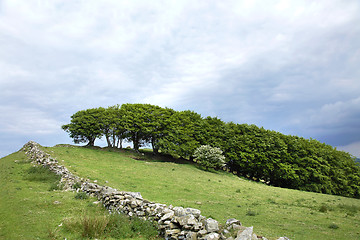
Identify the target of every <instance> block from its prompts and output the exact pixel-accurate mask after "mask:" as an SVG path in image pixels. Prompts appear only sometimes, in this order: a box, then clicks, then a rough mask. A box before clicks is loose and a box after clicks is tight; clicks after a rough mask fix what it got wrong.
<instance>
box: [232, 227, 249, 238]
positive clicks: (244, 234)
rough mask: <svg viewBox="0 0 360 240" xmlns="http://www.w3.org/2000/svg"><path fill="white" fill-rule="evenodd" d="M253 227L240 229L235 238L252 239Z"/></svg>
mask: <svg viewBox="0 0 360 240" xmlns="http://www.w3.org/2000/svg"><path fill="white" fill-rule="evenodd" d="M252 235H253V227H247V228H245V230H240V231H239V232H238V234H237V237H236V238H235V240H252Z"/></svg>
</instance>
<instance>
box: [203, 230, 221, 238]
mask: <svg viewBox="0 0 360 240" xmlns="http://www.w3.org/2000/svg"><path fill="white" fill-rule="evenodd" d="M204 239H206V240H219V239H220V234H218V233H214V232H213V233H209V234H207V235H206V236H205V237H204Z"/></svg>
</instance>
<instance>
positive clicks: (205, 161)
mask: <svg viewBox="0 0 360 240" xmlns="http://www.w3.org/2000/svg"><path fill="white" fill-rule="evenodd" d="M222 153H223V152H222V151H221V149H220V148H217V147H211V146H209V145H202V146H200V147H198V148H197V149H196V150H195V152H194V161H195V162H197V163H198V164H200V165H201V166H204V167H205V168H206V169H209V168H214V169H219V168H221V167H222V166H224V164H225V157H224V156H223V155H222Z"/></svg>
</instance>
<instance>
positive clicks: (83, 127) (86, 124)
mask: <svg viewBox="0 0 360 240" xmlns="http://www.w3.org/2000/svg"><path fill="white" fill-rule="evenodd" d="M104 112H105V109H104V108H91V109H86V110H81V111H78V112H76V113H75V114H73V115H72V116H71V122H70V123H69V124H65V125H63V126H62V129H63V130H64V131H66V132H68V133H69V135H70V137H71V138H73V141H74V143H86V142H87V145H88V146H94V143H95V139H96V138H101V136H102V133H103V132H102V130H101V123H100V118H101V116H102V115H103V114H104Z"/></svg>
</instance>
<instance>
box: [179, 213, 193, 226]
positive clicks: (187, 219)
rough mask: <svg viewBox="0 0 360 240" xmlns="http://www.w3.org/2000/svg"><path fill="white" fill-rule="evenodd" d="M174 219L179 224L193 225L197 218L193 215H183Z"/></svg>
mask: <svg viewBox="0 0 360 240" xmlns="http://www.w3.org/2000/svg"><path fill="white" fill-rule="evenodd" d="M176 221H177V222H178V223H179V224H180V225H181V226H186V225H195V224H197V223H198V222H197V220H196V218H195V217H194V215H185V216H182V217H176Z"/></svg>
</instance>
